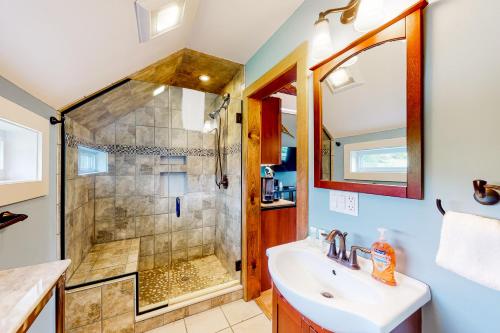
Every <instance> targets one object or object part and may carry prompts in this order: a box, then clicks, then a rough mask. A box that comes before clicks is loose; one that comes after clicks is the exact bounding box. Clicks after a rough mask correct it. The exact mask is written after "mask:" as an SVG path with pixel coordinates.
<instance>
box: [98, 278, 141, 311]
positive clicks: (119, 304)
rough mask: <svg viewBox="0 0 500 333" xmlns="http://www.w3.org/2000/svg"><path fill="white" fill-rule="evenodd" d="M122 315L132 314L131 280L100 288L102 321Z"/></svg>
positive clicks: (132, 285)
mask: <svg viewBox="0 0 500 333" xmlns="http://www.w3.org/2000/svg"><path fill="white" fill-rule="evenodd" d="M124 313H134V281H133V280H132V279H130V280H126V281H120V282H116V283H111V284H107V285H104V286H103V287H102V316H103V318H104V319H107V318H110V317H114V316H117V315H120V314H124Z"/></svg>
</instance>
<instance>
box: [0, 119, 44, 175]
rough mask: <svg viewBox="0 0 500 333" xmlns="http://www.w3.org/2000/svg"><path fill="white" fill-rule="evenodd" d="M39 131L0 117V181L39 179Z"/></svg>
mask: <svg viewBox="0 0 500 333" xmlns="http://www.w3.org/2000/svg"><path fill="white" fill-rule="evenodd" d="M40 151H41V133H40V132H38V131H36V130H33V129H31V128H27V127H24V126H22V125H19V124H17V123H14V122H10V121H7V120H5V119H1V118H0V183H1V184H13V183H19V182H29V181H40V179H41V167H40V166H41V153H40Z"/></svg>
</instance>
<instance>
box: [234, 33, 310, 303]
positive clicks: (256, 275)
mask: <svg viewBox="0 0 500 333" xmlns="http://www.w3.org/2000/svg"><path fill="white" fill-rule="evenodd" d="M307 57H308V43H307V42H304V43H302V44H301V45H300V46H298V47H297V48H296V49H295V50H294V51H292V52H291V53H290V54H289V55H287V56H286V57H285V58H283V59H282V60H281V61H280V62H279V63H278V64H276V65H275V66H274V67H273V68H271V69H270V70H269V71H267V72H266V73H265V74H264V75H262V76H261V77H260V78H259V79H257V80H256V81H255V82H254V83H252V84H251V85H250V86H249V87H247V88H246V89H245V91H244V93H243V110H244V117H243V135H242V158H243V159H244V161H243V163H244V164H243V165H244V168H243V174H242V187H243V200H242V211H243V214H242V269H243V271H242V284H243V290H244V299H245V300H246V301H248V300H251V299H254V298H256V297H259V296H260V292H261V290H260V270H261V263H260V245H261V239H260V223H261V221H260V196H261V192H260V131H261V118H260V117H261V111H262V103H261V100H262V99H263V98H265V97H267V96H269V95H270V94H272V93H274V92H276V91H277V90H279V89H280V88H281V87H283V85H284V84H286V83H290V82H293V81H296V88H297V240H299V239H304V238H305V237H306V236H307V230H308V198H309V194H308V186H309V164H308V163H309V147H308V142H309V134H308V122H309V112H308V105H307V95H308V86H307V77H308V67H307Z"/></svg>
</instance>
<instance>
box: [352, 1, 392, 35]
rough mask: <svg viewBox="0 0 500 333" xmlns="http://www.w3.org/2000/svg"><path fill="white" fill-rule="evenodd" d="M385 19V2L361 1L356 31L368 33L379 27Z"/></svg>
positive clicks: (355, 23)
mask: <svg viewBox="0 0 500 333" xmlns="http://www.w3.org/2000/svg"><path fill="white" fill-rule="evenodd" d="M384 18H385V11H384V0H361V4H360V5H359V10H358V14H357V16H356V20H355V21H354V29H356V30H357V31H359V32H368V31H371V30H373V29H375V28H377V27H379V26H380V25H381V24H382V23H383V22H384Z"/></svg>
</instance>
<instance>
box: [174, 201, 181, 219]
mask: <svg viewBox="0 0 500 333" xmlns="http://www.w3.org/2000/svg"><path fill="white" fill-rule="evenodd" d="M175 215H177V217H181V198H179V197H177V198H175Z"/></svg>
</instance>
